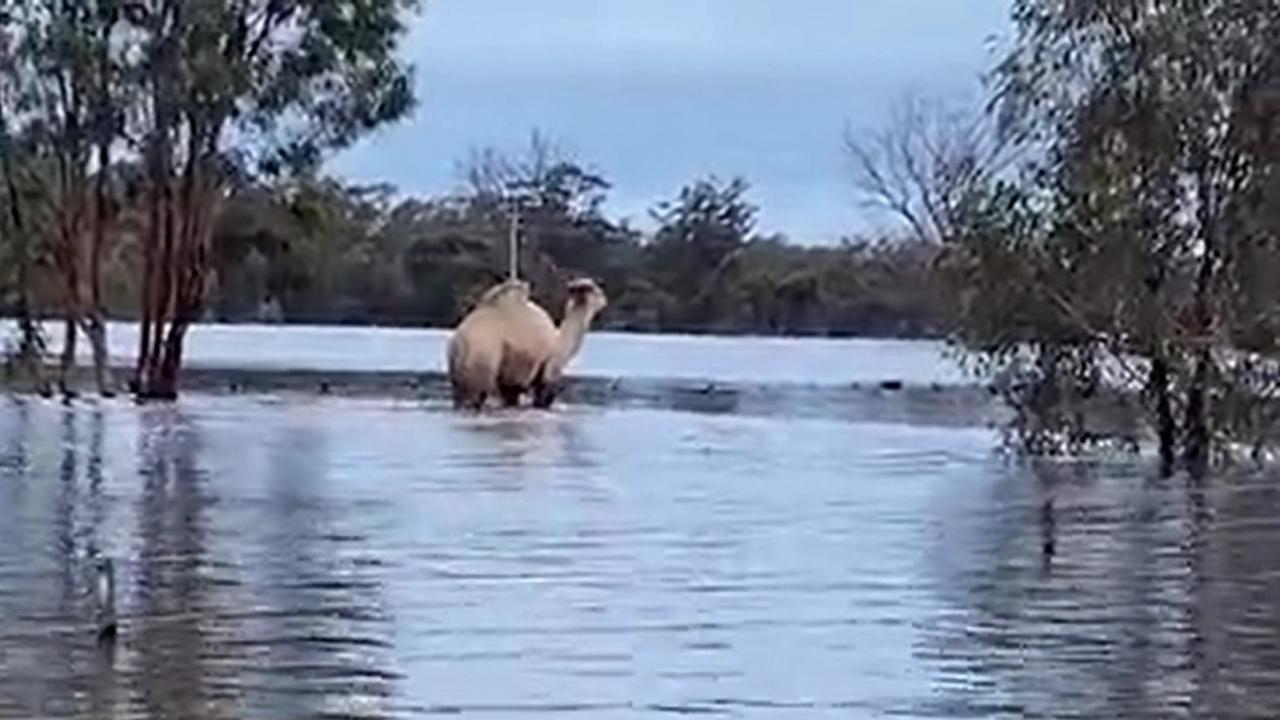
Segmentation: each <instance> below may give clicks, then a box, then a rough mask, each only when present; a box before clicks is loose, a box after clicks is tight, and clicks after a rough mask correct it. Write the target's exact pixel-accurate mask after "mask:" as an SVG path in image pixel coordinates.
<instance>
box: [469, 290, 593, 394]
mask: <svg viewBox="0 0 1280 720" xmlns="http://www.w3.org/2000/svg"><path fill="white" fill-rule="evenodd" d="M584 282H585V283H587V284H586V285H584ZM569 295H570V298H569V303H568V305H567V306H566V308H565V322H563V323H562V328H561V329H557V328H556V326H555V324H554V323H552V321H551V317H550V316H549V315H547V313H546V311H545V310H543V309H542V308H541V307H540V306H539V305H538V304H537V303H535V302H533V301H532V300H530V299H529V292H528V285H527V284H526V283H523V282H521V281H518V280H508V281H506V282H503V283H500V284H498V285H496V286H494V287H492V288H490V289H489V290H487V291H485V292H484V293H483V294H482V295H481V297H480V300H479V301H478V302H477V303H476V307H475V308H474V309H472V311H471V312H470V313H468V314H467V316H466V317H465V318H463V320H462V322H461V323H459V324H458V327H457V329H456V330H455V331H454V334H453V337H452V338H450V340H449V345H448V366H449V378H450V382H451V384H452V385H453V399H454V405H455V406H457V407H466V408H471V409H479V408H481V407H483V406H484V403H485V400H486V399H487V398H489V397H494V396H505V397H503V401H504V402H506V403H508V404H511V402H512V398H515V399H518V397H519V395H520V394H521V393H524V392H528V391H534V395H535V402H536V403H537V404H539V405H544V406H545V405H547V404H550V399H551V398H554V389H552V390H550V391H547V392H540V391H539V390H540V389H541V388H542V386H543V385H545V384H548V382H549V383H554V382H556V381H558V379H559V376H560V374H561V373H562V371H563V369H564V366H565V365H566V364H567V363H568V361H569V360H570V359H572V357H573V355H574V354H576V353H577V350H578V348H579V347H580V346H581V343H582V334H583V333H585V332H586V330H587V329H588V327H589V326H590V323H591V318H592V317H593V316H594V315H595V314H596V313H597V312H599V310H600V309H602V308H603V307H604V305H605V300H604V292H603V291H602V290H600V288H599V286H598V285H596V284H595V283H594V282H592V281H589V280H587V281H582V280H579V281H575V282H574V283H570V286H569ZM562 330H563V332H562ZM544 374H547V377H546V378H545V379H544V377H543V376H544Z"/></svg>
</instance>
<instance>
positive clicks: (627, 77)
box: [331, 0, 1008, 242]
mask: <svg viewBox="0 0 1280 720" xmlns="http://www.w3.org/2000/svg"><path fill="white" fill-rule="evenodd" d="M1007 11H1008V2H1007V0H426V9H425V11H424V12H423V14H422V15H421V17H420V18H418V19H417V20H416V21H415V24H414V29H413V33H412V36H411V37H410V38H409V41H408V45H407V47H406V50H407V52H408V54H409V56H410V57H411V59H412V60H413V61H414V62H415V63H416V64H417V66H418V93H419V97H420V101H421V102H420V105H419V107H418V109H417V111H416V113H415V115H414V117H413V118H411V119H409V120H406V121H404V122H402V123H400V124H398V125H396V126H393V127H390V128H385V129H383V130H381V131H379V132H378V133H377V134H376V135H374V136H372V137H370V138H368V139H366V140H364V141H363V142H361V143H360V144H359V145H358V146H357V147H355V148H353V149H351V150H348V151H347V152H345V153H343V154H342V155H340V156H339V157H338V158H336V159H335V160H334V161H333V162H332V164H331V169H333V170H334V171H336V172H339V173H341V174H343V175H345V176H347V177H349V178H352V179H355V180H361V181H373V180H382V181H389V182H393V183H395V184H396V185H397V186H399V187H400V188H402V189H403V190H405V191H407V192H414V193H432V192H439V191H447V190H449V189H451V188H453V187H454V186H455V185H456V184H457V180H458V177H457V172H456V171H457V163H458V162H459V161H460V160H462V159H464V158H465V157H466V155H467V153H468V151H469V150H470V149H472V148H477V147H481V146H494V147H498V148H503V149H519V148H521V147H523V146H524V145H525V144H526V143H527V140H528V137H529V134H530V132H531V131H532V130H533V129H534V128H538V129H540V130H542V131H544V132H546V133H548V134H549V135H551V136H552V137H553V138H555V139H556V140H557V141H558V142H559V143H560V144H561V145H562V146H564V147H566V148H568V149H569V150H571V151H572V152H573V153H574V154H575V155H576V156H577V157H578V158H579V159H580V160H581V161H583V162H585V163H586V164H588V165H589V166H592V167H593V168H596V169H598V170H600V171H602V172H603V173H604V174H605V175H606V176H607V177H608V178H609V179H610V180H611V181H612V182H613V185H614V189H613V191H612V193H611V201H610V206H611V209H612V210H613V211H614V212H617V213H619V214H622V215H629V216H632V217H634V218H635V219H636V220H637V221H643V220H644V219H645V216H646V211H647V209H648V208H649V207H651V206H652V205H653V204H654V203H655V202H657V201H659V200H661V199H664V198H669V197H672V196H674V195H675V194H676V192H677V191H678V190H679V188H680V186H681V185H683V184H684V183H686V182H688V181H690V180H692V179H694V178H696V177H699V176H702V175H706V174H712V173H714V174H716V175H719V176H721V177H729V176H732V175H735V174H741V175H743V176H745V177H746V178H747V179H748V180H749V181H750V182H751V183H752V186H753V190H752V198H753V199H754V200H755V201H756V202H757V203H758V204H760V205H761V208H762V210H761V229H763V230H767V231H781V232H785V233H787V234H788V235H790V236H791V237H793V238H794V239H795V240H796V241H799V242H829V241H832V240H835V239H837V238H838V237H839V236H841V235H842V234H846V233H849V232H852V231H857V230H862V229H867V228H868V227H870V226H872V225H874V223H875V222H876V219H875V218H872V217H869V216H868V215H867V212H866V211H865V210H863V209H860V208H858V207H857V205H856V202H855V200H854V197H853V195H852V193H851V191H850V189H849V179H848V178H849V170H848V166H847V163H846V160H845V158H844V156H843V155H842V152H841V138H842V133H843V130H844V128H845V127H846V126H847V125H851V126H853V127H865V126H875V125H876V124H878V123H879V122H880V121H881V120H882V119H883V117H884V114H885V112H886V111H887V109H888V106H889V104H890V103H892V102H893V100H894V99H895V98H897V97H898V96H900V95H901V93H903V92H905V91H907V90H909V89H910V90H916V91H923V92H929V93H937V94H943V95H955V94H961V95H963V94H964V93H972V92H973V91H974V89H975V87H976V77H977V74H978V73H979V72H980V71H982V70H983V69H985V68H986V67H988V66H989V64H990V61H991V58H992V52H991V43H992V40H993V38H996V37H999V36H1000V35H1001V34H1003V33H1005V32H1006V30H1007V27H1008V22H1007ZM639 224H641V225H643V222H640V223H639Z"/></svg>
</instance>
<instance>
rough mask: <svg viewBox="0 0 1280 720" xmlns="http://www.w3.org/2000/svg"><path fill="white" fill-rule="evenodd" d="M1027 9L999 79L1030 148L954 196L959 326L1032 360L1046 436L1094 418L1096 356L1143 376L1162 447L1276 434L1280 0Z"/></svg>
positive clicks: (1193, 455) (1009, 121) (971, 339)
mask: <svg viewBox="0 0 1280 720" xmlns="http://www.w3.org/2000/svg"><path fill="white" fill-rule="evenodd" d="M1013 19H1014V24H1015V42H1014V45H1013V49H1012V50H1011V52H1010V53H1009V55H1008V57H1007V58H1006V59H1005V60H1004V61H1003V62H1002V63H1001V64H1000V65H999V66H998V68H997V69H996V72H995V74H994V77H993V79H994V81H995V82H994V87H995V91H996V107H997V108H998V109H999V110H1000V112H1001V114H1002V117H1003V119H1004V127H1005V129H1006V130H1007V131H1008V132H1009V133H1011V136H1012V137H1014V138H1015V139H1016V140H1017V141H1018V142H1019V144H1020V147H1022V148H1024V149H1025V150H1026V151H1027V152H1026V158H1027V161H1026V162H1025V163H1024V164H1023V166H1022V168H1021V173H1020V174H1019V175H1018V176H1017V177H1016V178H1012V179H1011V180H1012V181H1011V182H997V181H995V179H994V178H992V179H987V180H983V181H982V182H979V183H976V184H975V185H974V186H973V187H971V188H970V192H969V193H967V195H966V198H967V200H966V202H965V203H963V204H962V205H961V206H959V208H958V210H957V211H956V212H954V213H952V218H953V226H954V228H955V231H954V232H953V233H950V234H949V236H948V237H947V238H946V240H947V243H948V245H949V247H948V249H947V253H946V257H945V261H944V263H943V267H944V268H945V270H946V271H947V272H946V275H947V276H948V277H949V282H950V284H951V287H952V288H953V290H955V291H956V292H957V293H958V297H959V298H960V302H959V303H958V306H959V310H960V322H959V325H958V335H957V338H958V339H959V340H960V341H961V343H962V344H963V346H964V347H965V348H967V349H968V351H969V352H971V353H974V354H975V356H976V358H977V359H978V360H979V361H980V363H981V364H982V365H983V367H984V368H985V369H986V370H987V371H988V372H990V373H993V374H999V373H1011V374H1013V375H1018V376H1020V377H1022V378H1024V379H1027V380H1028V382H1024V383H1021V385H1020V386H1021V387H1024V388H1031V389H1032V390H1031V392H1030V394H1029V395H1024V396H1023V397H1022V399H1023V400H1025V399H1026V398H1029V397H1032V396H1036V397H1037V398H1038V399H1036V400H1035V401H1034V402H1030V401H1028V402H1025V403H1024V405H1023V407H1024V408H1031V409H1032V410H1033V411H1034V412H1032V415H1035V416H1037V417H1038V418H1039V419H1040V420H1041V421H1040V422H1037V423H1027V424H1026V425H1025V427H1027V428H1029V430H1028V432H1027V433H1025V435H1024V438H1026V439H1028V441H1029V442H1028V444H1030V445H1033V446H1036V447H1033V449H1038V447H1040V446H1042V445H1043V443H1041V439H1042V438H1043V437H1044V436H1045V435H1046V434H1058V435H1063V436H1066V437H1068V438H1070V437H1073V436H1079V435H1080V434H1081V419H1080V416H1079V414H1077V413H1074V412H1064V411H1063V408H1070V407H1071V406H1072V405H1073V403H1076V402H1077V401H1079V400H1087V399H1088V398H1089V396H1090V395H1091V393H1093V392H1095V391H1096V389H1097V385H1098V380H1097V379H1098V378H1101V377H1107V378H1108V379H1109V380H1110V385H1111V387H1118V388H1119V389H1120V390H1121V391H1122V392H1127V391H1130V390H1141V393H1140V397H1141V398H1142V399H1143V400H1144V402H1145V403H1146V405H1147V412H1148V418H1149V420H1150V423H1151V426H1152V428H1153V429H1154V430H1155V432H1156V434H1157V436H1158V437H1159V439H1160V446H1161V452H1162V456H1163V458H1164V460H1165V463H1166V465H1168V466H1172V464H1173V463H1174V461H1175V459H1176V458H1178V457H1180V458H1181V459H1182V460H1184V461H1185V462H1186V463H1187V465H1188V466H1190V467H1192V468H1193V469H1196V468H1201V467H1203V466H1204V464H1205V463H1206V462H1207V461H1208V460H1209V458H1210V454H1211V453H1212V451H1213V450H1215V449H1216V450H1224V451H1225V450H1227V449H1228V448H1229V447H1230V445H1231V444H1232V443H1237V442H1243V443H1248V444H1251V445H1255V446H1257V445H1259V444H1260V443H1262V442H1264V441H1266V440H1268V439H1269V438H1270V437H1271V434H1272V433H1271V427H1272V424H1273V423H1272V418H1271V415H1273V414H1274V409H1275V405H1276V402H1275V397H1274V394H1275V391H1276V389H1277V387H1276V385H1275V382H1274V377H1275V375H1276V371H1277V367H1280V366H1278V365H1277V362H1278V361H1280V358H1277V356H1276V350H1277V347H1276V330H1277V325H1276V317H1277V311H1278V309H1280V304H1278V300H1280V295H1278V294H1277V292H1276V289H1275V287H1276V286H1275V284H1274V282H1266V281H1264V280H1262V277H1263V274H1264V273H1267V272H1269V271H1271V270H1273V269H1275V268H1277V267H1280V266H1278V265H1277V263H1280V254H1278V253H1277V250H1278V249H1280V246H1278V245H1277V237H1280V235H1278V231H1280V225H1277V223H1276V220H1277V217H1276V216H1275V214H1274V212H1273V211H1272V210H1270V209H1269V203H1268V200H1269V198H1271V197H1273V196H1274V190H1273V188H1274V182H1273V181H1272V178H1274V177H1275V176H1276V172H1277V170H1278V169H1280V165H1277V160H1278V159H1280V156H1278V155H1277V153H1276V151H1275V150H1274V142H1273V140H1272V138H1273V135H1274V131H1275V128H1276V127H1277V121H1278V120H1280V102H1277V101H1276V99H1275V93H1274V89H1275V87H1276V82H1277V70H1280V52H1278V51H1277V48H1276V46H1275V44H1274V43H1272V42H1271V41H1270V40H1269V38H1270V37H1271V36H1272V35H1273V34H1274V32H1275V30H1276V29H1277V27H1278V26H1280V4H1277V3H1275V2H1264V1H1262V0H1255V1H1253V2H1246V3H1217V2H1211V3H1203V2H1167V3H1158V4H1155V5H1152V4H1151V3H1146V2H1138V1H1137V0H1103V1H1101V2H1095V3H1068V4H1065V5H1064V4H1062V3H1058V2H1049V1H1047V0H1018V1H1017V2H1015V3H1014V6H1013ZM1064 379H1068V380H1065V381H1064ZM1017 384H1018V383H1015V385H1017ZM1011 397H1013V398H1014V400H1015V404H1016V402H1017V401H1018V399H1019V398H1018V396H1017V394H1016V393H1014V394H1012V395H1011ZM1045 398H1047V399H1045Z"/></svg>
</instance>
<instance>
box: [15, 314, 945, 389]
mask: <svg viewBox="0 0 1280 720" xmlns="http://www.w3.org/2000/svg"><path fill="white" fill-rule="evenodd" d="M13 329H14V328H13V324H12V322H7V321H2V320H0V338H3V337H8V336H9V335H11V334H12V332H13ZM45 329H46V334H47V335H48V338H49V341H50V353H51V354H56V353H57V351H58V349H59V348H60V347H61V344H60V343H61V338H62V328H61V325H59V324H58V323H52V322H51V323H48V324H46V326H45ZM448 338H449V333H448V331H446V330H433V329H425V328H379V327H346V326H319V325H313V326H306V325H289V326H281V325H212V324H202V325H196V326H194V327H193V328H192V330H191V334H190V336H189V338H188V341H187V351H186V353H185V357H186V361H187V364H188V365H190V366H192V367H197V368H238V369H255V370H280V369H284V370H337V371H348V372H365V373H374V372H439V371H442V370H443V369H444V360H445V343H446V342H447V341H448ZM108 340H109V345H110V348H109V349H110V353H111V356H112V361H113V362H114V363H128V362H130V361H131V360H132V358H133V357H134V356H135V353H136V351H137V344H138V326H137V325H136V324H134V323H125V322H113V323H111V324H110V327H109V335H108ZM77 349H78V351H79V353H80V357H81V359H82V360H85V361H87V360H88V358H89V348H88V343H85V342H81V343H80V344H79V345H78V347H77ZM945 349H946V347H945V345H944V344H943V343H940V342H926V341H919V340H864V339H840V340H835V339H819V338H761V337H718V336H682V335H636V334H627V333H607V332H593V333H591V334H590V335H588V336H587V340H586V343H585V344H584V345H583V348H582V352H581V354H580V355H579V356H578V357H577V358H575V359H574V361H573V371H574V373H575V374H577V375H584V376H592V377H610V378H616V377H625V378H632V379H649V380H652V379H664V380H669V379H692V380H714V381H721V382H759V383H811V384H818V385H839V384H845V383H852V382H861V383H874V382H879V381H881V380H885V379H895V380H901V381H904V382H907V383H911V384H928V383H946V384H955V383H961V382H964V381H966V379H967V378H966V376H965V375H964V374H963V373H961V372H960V370H959V369H958V368H957V367H956V366H955V365H954V364H952V363H950V362H943V352H944V350H945Z"/></svg>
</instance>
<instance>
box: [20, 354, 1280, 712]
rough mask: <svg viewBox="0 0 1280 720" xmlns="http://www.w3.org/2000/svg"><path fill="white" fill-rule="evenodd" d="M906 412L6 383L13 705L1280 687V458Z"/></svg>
mask: <svg viewBox="0 0 1280 720" xmlns="http://www.w3.org/2000/svg"><path fill="white" fill-rule="evenodd" d="M688 352H691V351H686V354H688ZM791 352H792V353H793V356H798V357H803V356H804V352H801V351H797V350H795V349H794V348H793V349H792V350H791ZM749 357H753V356H749ZM749 357H748V362H750V360H749ZM725 358H726V359H724V361H723V362H724V364H725V365H735V363H737V362H738V359H735V356H731V355H727V356H725ZM879 362H880V363H881V364H882V366H885V367H891V366H893V365H894V360H893V358H892V357H889V358H884V359H881V360H880V361H879ZM747 370H748V369H745V368H741V367H740V366H739V369H738V370H736V372H747ZM853 417H854V418H857V417H858V416H857V415H856V414H855V415H854V416H853ZM911 418H912V420H911V422H875V421H868V420H866V419H851V418H850V416H846V415H835V414H833V415H832V416H829V417H823V416H821V415H819V416H813V417H803V418H802V417H786V418H780V417H770V416H767V415H753V414H744V413H739V412H733V411H725V412H707V411H701V412H686V411H681V410H678V409H652V408H633V407H625V408H616V407H609V406H603V407H598V406H592V407H587V406H574V405H570V406H567V407H562V408H559V409H557V410H556V411H554V412H551V413H544V412H535V411H523V412H494V413H490V414H487V415H484V416H468V415H461V414H455V413H453V412H451V411H449V410H448V409H447V408H446V407H444V405H443V404H441V403H433V402H416V401H415V402H409V401H395V400H390V399H387V400H377V399H360V400H356V399H342V398H337V397H325V398H321V397H314V398H310V397H306V396H302V395H291V396H287V397H284V396H282V397H270V396H252V395H243V396H218V397H215V396H201V395H191V396H188V397H185V398H184V399H183V400H182V401H181V402H179V403H177V404H176V405H169V406H166V405H152V406H145V407H137V406H135V405H133V404H131V403H130V402H128V401H127V400H125V399H119V400H114V401H109V402H102V403H99V402H96V401H93V400H84V401H77V402H76V403H74V404H72V405H69V406H64V405H62V404H60V403H58V402H56V401H46V400H39V399H27V398H3V397H0V717H3V718H10V717H12V718H31V717H38V718H58V717H71V718H85V719H89V718H94V719H95V720H97V719H102V720H115V719H117V718H148V719H150V718H155V719H156V720H159V719H161V718H269V719H272V720H274V719H279V720H292V719H294V718H417V717H431V716H436V715H450V716H453V715H460V716H463V717H476V718H526V717H529V718H539V717H548V718H550V717H584V718H642V717H662V716H667V715H682V714H709V715H713V716H724V717H766V718H822V717H831V718H849V717H906V718H913V717H933V718H951V717H1008V718H1024V717H1055V718H1057V717H1079V718H1093V717H1150V718H1167V717H1215V718H1237V717H1239V718H1244V717H1259V718H1262V717H1274V716H1275V715H1276V709H1277V708H1280V643H1277V639H1280V638H1278V637H1277V633H1278V632H1280V602H1278V601H1280V555H1277V553H1275V548H1276V547H1277V545H1280V484H1278V483H1277V482H1276V478H1273V477H1270V476H1265V475H1262V474H1251V473H1247V472H1243V471H1242V472H1240V473H1237V474H1234V475H1231V476H1229V477H1218V478H1213V479H1211V480H1209V481H1206V482H1205V484H1203V485H1196V484H1190V483H1189V482H1188V481H1187V480H1185V479H1178V478H1174V479H1169V480H1160V479H1158V478H1156V476H1155V475H1154V473H1152V472H1150V466H1149V464H1148V461H1147V460H1146V459H1143V458H1136V459H1113V460H1107V461H1102V460H1094V461H1090V462H1086V461H1076V462H1069V463H1068V462H1063V463H1055V464H1047V463H1046V464H1037V465H1028V464H1018V463H1013V462H1011V461H1008V460H1007V459H1003V458H1001V457H1000V456H998V455H997V454H995V453H993V448H994V442H995V440H994V436H993V433H992V432H991V431H989V430H986V429H982V428H980V427H965V426H957V425H956V424H954V423H949V422H941V421H940V422H932V421H930V419H929V417H928V416H927V415H922V414H913V415H911ZM98 554H104V555H107V556H109V557H111V558H113V559H114V560H115V564H116V568H117V570H116V572H117V584H118V592H117V603H118V611H119V615H120V632H119V636H118V639H117V640H116V641H115V643H114V644H110V645H106V646H99V645H97V644H96V641H95V637H94V627H93V617H94V608H93V604H92V596H91V594H90V592H89V591H90V588H91V587H92V580H93V578H92V573H91V567H92V564H93V558H94V557H96V556H97V555H98Z"/></svg>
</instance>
